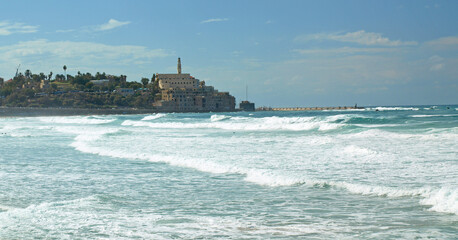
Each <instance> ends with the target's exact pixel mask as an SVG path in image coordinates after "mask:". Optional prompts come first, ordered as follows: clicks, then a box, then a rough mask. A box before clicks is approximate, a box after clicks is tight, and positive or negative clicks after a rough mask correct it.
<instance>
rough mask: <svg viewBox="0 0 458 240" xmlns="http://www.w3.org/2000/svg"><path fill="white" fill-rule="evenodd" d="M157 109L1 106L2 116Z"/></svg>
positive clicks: (128, 112) (0, 112)
mask: <svg viewBox="0 0 458 240" xmlns="http://www.w3.org/2000/svg"><path fill="white" fill-rule="evenodd" d="M158 112H159V111H157V110H155V109H135V108H115V109H98V108H33V107H0V118H2V117H45V116H78V115H118V114H148V113H158Z"/></svg>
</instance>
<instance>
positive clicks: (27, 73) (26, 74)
mask: <svg viewBox="0 0 458 240" xmlns="http://www.w3.org/2000/svg"><path fill="white" fill-rule="evenodd" d="M24 75H25V77H26V78H28V79H30V76H32V71H30V70H29V69H27V70H25V73H24Z"/></svg>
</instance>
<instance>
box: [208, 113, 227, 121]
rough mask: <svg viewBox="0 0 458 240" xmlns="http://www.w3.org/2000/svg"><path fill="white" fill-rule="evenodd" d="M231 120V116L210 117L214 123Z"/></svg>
mask: <svg viewBox="0 0 458 240" xmlns="http://www.w3.org/2000/svg"><path fill="white" fill-rule="evenodd" d="M229 118H231V116H226V115H217V114H215V115H212V116H211V117H210V121H212V122H218V121H222V120H224V119H229Z"/></svg>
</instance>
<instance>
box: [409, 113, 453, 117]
mask: <svg viewBox="0 0 458 240" xmlns="http://www.w3.org/2000/svg"><path fill="white" fill-rule="evenodd" d="M456 116H458V114H443V115H438V114H435V115H412V116H411V117H414V118H427V117H456Z"/></svg>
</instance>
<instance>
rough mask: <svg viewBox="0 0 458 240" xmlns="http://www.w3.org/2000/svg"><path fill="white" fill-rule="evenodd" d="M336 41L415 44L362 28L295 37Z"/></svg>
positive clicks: (388, 44)
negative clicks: (391, 38)
mask: <svg viewBox="0 0 458 240" xmlns="http://www.w3.org/2000/svg"><path fill="white" fill-rule="evenodd" d="M323 40H328V41H337V42H347V43H356V44H360V45H367V46H386V47H397V46H411V45H417V44H418V43H417V42H415V41H400V40H390V39H389V38H387V37H383V36H382V34H381V33H373V32H366V31H364V30H360V31H356V32H347V33H343V34H342V33H316V34H308V35H302V36H298V37H296V39H295V41H297V42H307V41H323Z"/></svg>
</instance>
